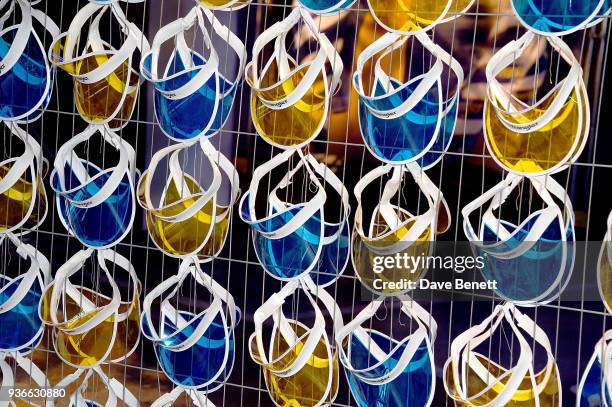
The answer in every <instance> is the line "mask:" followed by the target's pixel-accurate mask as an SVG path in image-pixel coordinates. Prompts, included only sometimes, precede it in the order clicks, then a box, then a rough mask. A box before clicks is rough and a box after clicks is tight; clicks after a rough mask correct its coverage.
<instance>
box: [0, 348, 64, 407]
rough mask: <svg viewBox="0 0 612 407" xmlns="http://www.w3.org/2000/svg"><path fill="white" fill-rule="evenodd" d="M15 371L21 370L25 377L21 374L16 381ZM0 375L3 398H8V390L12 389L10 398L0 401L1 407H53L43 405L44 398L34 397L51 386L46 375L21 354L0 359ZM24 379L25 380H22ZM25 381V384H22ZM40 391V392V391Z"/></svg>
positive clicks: (51, 404) (16, 353) (51, 406)
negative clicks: (12, 392)
mask: <svg viewBox="0 0 612 407" xmlns="http://www.w3.org/2000/svg"><path fill="white" fill-rule="evenodd" d="M17 369H19V370H21V371H22V372H23V374H24V376H25V377H23V376H22V375H21V374H19V375H18V376H20V377H19V379H21V380H19V379H16V378H15V376H16V373H17ZM0 375H1V377H2V381H1V383H0V385H1V386H2V389H3V390H2V391H3V392H4V397H7V396H8V390H9V389H14V390H15V392H14V394H13V395H12V397H10V398H8V399H3V400H2V401H0V406H2V407H43V406H45V407H49V406H50V407H53V403H50V404H49V402H47V404H45V401H47V400H45V399H44V397H35V396H34V395H36V394H37V393H38V392H39V391H40V392H41V393H44V391H45V390H46V389H49V388H50V387H51V386H50V384H49V380H48V378H47V376H46V374H45V373H44V372H43V371H42V370H41V369H40V368H39V367H38V366H36V364H35V363H34V362H33V361H32V360H30V359H29V358H26V357H24V356H23V355H22V354H21V353H18V352H15V353H11V354H10V356H5V355H3V356H1V357H0ZM23 379H25V380H23ZM24 381H25V383H24ZM41 390H42V391H41ZM28 392H29V393H30V394H31V395H30V397H27V396H26V397H19V396H18V395H21V394H28Z"/></svg>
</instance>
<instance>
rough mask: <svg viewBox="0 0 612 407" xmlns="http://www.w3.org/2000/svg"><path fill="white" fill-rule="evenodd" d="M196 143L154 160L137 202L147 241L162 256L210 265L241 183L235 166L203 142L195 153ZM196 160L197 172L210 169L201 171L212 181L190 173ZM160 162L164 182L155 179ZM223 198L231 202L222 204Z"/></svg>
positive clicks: (220, 245) (164, 152)
mask: <svg viewBox="0 0 612 407" xmlns="http://www.w3.org/2000/svg"><path fill="white" fill-rule="evenodd" d="M195 143H196V142H195V141H193V142H189V143H181V144H176V145H173V146H169V147H166V148H163V149H161V150H160V151H158V152H157V153H155V154H154V155H153V157H152V158H151V162H150V164H149V168H148V169H147V171H146V172H145V173H144V174H143V175H142V177H141V179H140V181H139V183H138V202H139V203H140V205H141V206H142V207H143V208H144V209H145V210H146V219H147V229H148V231H149V236H150V237H151V240H153V243H155V245H156V246H157V247H158V248H159V249H160V250H161V251H163V252H164V253H165V254H167V255H169V256H172V257H186V256H194V255H195V256H197V257H198V259H199V261H209V260H211V259H213V258H214V257H215V256H217V255H218V254H219V252H220V251H221V250H222V249H223V246H224V244H225V240H226V238H227V235H228V231H229V222H230V220H231V214H232V208H233V206H234V204H235V203H236V201H237V200H238V197H239V195H240V189H239V180H238V173H237V171H236V169H235V168H234V166H233V165H232V163H231V162H230V161H229V160H228V159H227V158H226V157H225V156H224V155H223V154H222V153H220V152H219V151H217V150H216V149H215V148H214V147H213V146H212V144H211V143H210V142H209V141H208V140H207V139H200V144H199V145H200V150H198V149H197V148H191V147H192V146H195V145H196V144H195ZM198 152H201V153H202V154H200V155H197V153H198ZM196 155H197V156H196ZM200 157H201V158H200ZM193 160H198V164H197V166H198V168H205V167H207V166H208V167H209V168H207V169H206V170H205V171H200V172H202V173H204V174H203V175H205V176H207V177H208V179H206V178H204V177H200V178H202V180H200V179H198V178H197V177H196V176H194V175H192V174H190V173H189V172H188V171H189V169H194V167H195V165H194V164H193V162H194V161H193ZM162 161H163V162H164V164H165V165H166V166H167V168H168V170H167V173H168V178H167V179H163V180H162V179H161V178H160V180H161V181H160V180H157V178H156V177H159V176H160V174H158V172H159V173H161V171H158V167H159V164H160V163H161V162H162ZM189 163H191V164H189ZM165 174H166V173H164V175H165ZM206 184H209V186H208V187H207V189H205V187H204V185H206ZM227 184H228V188H225V187H224V186H225V185H227ZM159 185H163V186H164V187H163V189H162V190H161V191H159V188H155V186H159ZM224 195H226V196H228V199H225V200H226V201H227V202H222V201H223V200H224ZM154 202H155V203H154Z"/></svg>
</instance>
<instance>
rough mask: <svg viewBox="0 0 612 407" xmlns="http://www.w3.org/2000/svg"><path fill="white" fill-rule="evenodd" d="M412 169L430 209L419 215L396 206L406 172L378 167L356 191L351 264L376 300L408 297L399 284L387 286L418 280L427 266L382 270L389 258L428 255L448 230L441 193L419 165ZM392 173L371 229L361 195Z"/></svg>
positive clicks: (447, 213)
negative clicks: (381, 178) (378, 180)
mask: <svg viewBox="0 0 612 407" xmlns="http://www.w3.org/2000/svg"><path fill="white" fill-rule="evenodd" d="M408 169H409V172H410V174H411V176H412V178H413V179H414V181H415V182H416V184H417V186H418V187H419V189H420V191H421V193H422V194H423V196H424V198H425V200H426V202H427V205H426V206H427V209H426V210H425V211H424V212H423V213H421V214H412V213H411V212H409V211H408V210H406V209H403V208H402V207H401V206H400V205H399V204H398V203H392V201H393V197H394V196H396V194H397V193H398V192H399V190H400V186H401V183H402V175H403V171H404V170H403V169H402V167H392V166H390V165H383V166H381V167H378V168H376V169H374V170H372V171H371V172H369V173H368V174H366V175H365V176H364V177H363V178H362V179H361V180H360V181H359V182H358V183H357V185H356V186H355V197H356V199H357V202H358V206H357V210H356V212H355V226H354V230H353V242H352V255H351V260H352V262H353V268H354V269H355V274H356V275H357V277H358V278H359V280H360V281H361V283H362V284H363V285H364V286H365V287H366V288H367V289H368V290H370V291H371V292H373V293H375V294H376V295H397V294H399V293H405V292H406V291H407V288H402V286H397V287H398V288H396V285H395V284H393V285H392V284H387V283H388V282H400V281H404V280H407V281H417V280H418V279H419V278H421V277H422V276H423V274H424V273H425V272H426V271H427V268H426V267H423V266H420V267H419V269H418V270H410V269H406V268H400V267H381V261H380V260H384V258H385V257H388V256H393V257H395V256H398V255H399V256H402V257H404V256H410V257H419V256H424V255H427V254H428V253H430V252H431V250H432V249H433V244H432V242H433V241H434V240H435V239H436V235H438V234H441V233H444V232H445V231H446V230H447V229H448V228H449V227H450V222H451V217H450V210H449V208H448V205H447V203H446V200H445V199H444V197H443V195H442V192H440V190H439V189H438V188H437V187H436V186H435V185H434V184H433V182H432V181H431V180H430V179H429V177H428V176H427V175H426V174H425V172H423V171H422V170H421V169H420V168H419V167H418V166H417V165H415V164H412V165H409V166H408ZM389 173H392V174H391V177H390V178H389V180H388V181H387V182H386V183H385V185H384V189H383V191H382V196H381V198H380V203H379V204H378V205H377V206H376V208H375V209H374V211H373V213H372V216H371V218H370V222H369V224H368V223H365V224H364V222H365V220H364V209H363V206H362V194H363V191H364V190H365V189H366V188H367V187H368V185H370V184H371V183H373V182H374V181H375V180H376V179H377V178H380V177H382V176H384V175H385V174H389ZM422 206H425V205H422ZM405 287H407V285H405Z"/></svg>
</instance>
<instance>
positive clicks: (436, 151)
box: [353, 33, 463, 169]
mask: <svg viewBox="0 0 612 407" xmlns="http://www.w3.org/2000/svg"><path fill="white" fill-rule="evenodd" d="M408 38H409V37H408V36H402V35H399V34H393V33H386V34H384V35H383V36H382V37H381V38H379V39H378V40H376V41H375V42H374V43H372V44H371V45H369V46H368V47H367V48H366V49H364V50H363V52H362V53H361V54H360V55H359V58H358V60H357V69H356V71H355V73H354V74H353V87H354V88H355V90H356V91H357V93H358V97H359V103H358V104H359V128H360V131H361V136H362V138H363V141H364V144H365V146H366V147H367V148H368V150H369V151H370V153H372V154H373V155H374V156H375V157H376V158H378V159H379V160H381V161H383V162H386V163H389V164H402V163H407V162H411V161H416V160H420V162H419V164H420V165H421V166H422V167H424V169H428V168H430V167H432V166H434V165H435V164H436V163H437V162H438V161H440V160H441V159H442V156H443V155H444V153H445V152H446V151H447V150H448V147H449V146H450V142H451V140H452V136H453V133H454V131H455V124H456V120H457V112H458V104H459V90H460V89H461V85H462V83H463V68H461V64H459V62H458V61H457V60H456V59H454V58H453V57H452V56H451V55H450V54H448V53H447V52H446V51H444V50H443V49H442V48H441V47H439V46H438V45H436V44H434V43H433V41H431V39H430V38H429V37H428V36H427V34H425V33H420V34H417V35H416V36H415V37H414V38H416V40H417V41H418V42H419V43H420V44H421V45H422V46H423V47H424V48H425V49H426V50H428V51H429V52H430V53H431V54H432V55H433V56H434V57H435V62H434V63H433V65H432V66H431V68H430V70H429V71H428V72H426V73H424V74H422V75H419V76H417V77H414V78H412V79H410V80H409V81H408V82H405V83H402V82H400V81H399V80H397V79H395V78H393V77H391V76H389V75H388V74H387V73H386V72H385V71H384V70H383V68H382V66H381V61H382V60H383V59H385V58H388V57H391V56H393V52H394V51H396V50H397V49H400V48H401V47H402V46H403V45H404V44H405V43H406V40H407V39H408ZM376 55H379V56H378V58H377V59H376V61H375V63H373V68H374V78H373V80H372V81H371V82H372V86H371V90H370V91H368V90H367V88H366V86H365V85H364V78H363V70H364V67H365V65H366V62H367V61H368V60H370V59H372V58H373V57H374V56H376ZM444 64H447V65H448V67H449V68H450V71H452V72H453V74H454V76H455V78H456V88H455V89H456V90H455V92H454V94H453V95H452V96H451V97H449V98H448V99H446V100H443V97H444V95H443V91H442V73H443V71H444ZM366 79H367V78H366ZM447 93H448V92H447Z"/></svg>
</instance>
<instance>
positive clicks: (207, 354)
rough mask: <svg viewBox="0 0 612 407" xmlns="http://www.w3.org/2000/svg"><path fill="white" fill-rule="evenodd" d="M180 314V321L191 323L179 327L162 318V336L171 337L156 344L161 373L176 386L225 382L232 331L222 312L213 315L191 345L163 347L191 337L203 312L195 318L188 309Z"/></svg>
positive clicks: (230, 363)
mask: <svg viewBox="0 0 612 407" xmlns="http://www.w3.org/2000/svg"><path fill="white" fill-rule="evenodd" d="M179 314H180V315H181V317H182V319H183V320H185V321H190V323H189V324H187V325H186V326H184V327H182V328H181V329H178V327H177V326H176V325H175V324H174V323H173V322H172V321H170V320H169V319H168V318H164V322H163V332H162V337H166V336H168V335H169V334H172V336H171V337H170V338H168V339H166V340H162V341H160V342H156V343H155V353H156V355H157V358H158V361H159V364H160V366H161V368H162V369H163V371H164V373H166V375H167V376H168V378H169V379H170V380H172V381H173V382H174V383H176V384H178V385H181V386H184V387H189V388H198V389H200V390H203V389H202V388H203V386H204V388H205V387H212V386H216V384H215V383H211V382H212V381H217V380H218V381H221V382H223V381H225V379H226V375H227V374H229V372H230V371H231V366H232V365H233V360H234V338H233V333H231V332H229V331H231V330H228V328H227V327H226V326H225V321H224V320H223V318H222V317H221V314H220V313H219V314H218V315H217V316H215V318H214V320H213V322H212V323H211V324H210V325H209V326H208V328H207V329H206V330H205V331H204V332H203V333H202V337H201V338H200V339H199V340H198V341H197V342H196V343H195V344H194V345H193V346H191V347H189V348H187V349H185V350H181V351H178V352H177V351H173V350H170V349H168V348H167V347H165V346H172V345H175V344H178V343H180V342H184V341H185V340H187V339H188V338H190V337H191V335H193V334H194V329H195V328H196V327H197V325H198V324H199V323H200V322H201V320H202V318H204V314H202V315H200V316H199V317H197V318H194V316H195V315H194V314H193V313H191V312H185V311H179ZM177 329H178V331H177ZM228 332H229V333H228ZM228 334H229V336H228ZM226 351H227V354H226ZM224 372H225V373H224Z"/></svg>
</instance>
